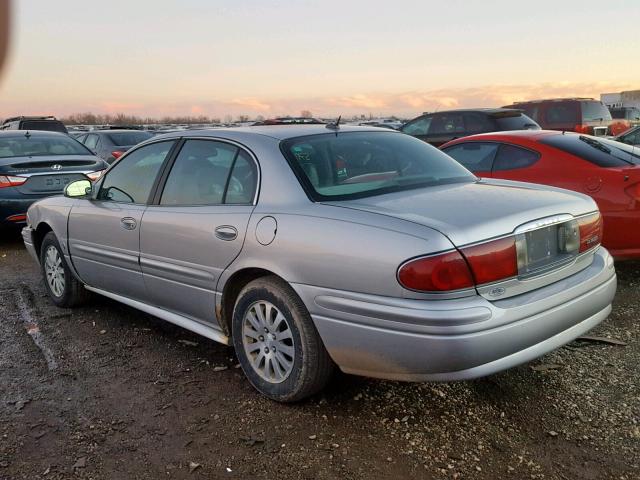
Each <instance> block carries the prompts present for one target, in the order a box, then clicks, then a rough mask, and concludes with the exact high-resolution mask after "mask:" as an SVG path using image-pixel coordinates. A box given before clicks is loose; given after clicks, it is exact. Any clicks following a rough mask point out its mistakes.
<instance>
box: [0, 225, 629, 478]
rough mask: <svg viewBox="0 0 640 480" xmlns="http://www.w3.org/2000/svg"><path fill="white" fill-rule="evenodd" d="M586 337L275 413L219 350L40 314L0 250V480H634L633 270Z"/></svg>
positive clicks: (90, 313)
mask: <svg viewBox="0 0 640 480" xmlns="http://www.w3.org/2000/svg"><path fill="white" fill-rule="evenodd" d="M617 269H618V275H619V291H618V295H617V298H616V301H615V305H614V310H613V313H612V315H611V316H610V318H609V319H608V320H607V321H605V322H604V323H603V324H602V325H601V326H600V327H598V328H597V329H596V330H595V331H594V332H592V334H593V335H598V336H603V337H608V338H612V339H617V340H620V341H622V342H624V343H625V344H626V345H612V344H607V343H600V342H584V341H583V342H573V343H571V344H570V345H568V346H566V347H564V348H561V349H560V350H558V351H556V352H554V353H552V354H549V355H547V356H545V357H543V358H542V359H540V360H538V361H536V362H534V363H532V364H529V365H523V366H521V367H518V368H515V369H512V370H510V371H507V372H504V373H501V374H498V375H494V376H491V377H488V378H484V379H480V380H476V381H472V382H464V383H446V384H405V383H394V382H380V381H374V380H368V379H363V378H357V377H350V376H346V375H338V376H337V377H336V378H335V379H334V380H333V381H332V383H331V385H330V387H329V389H328V390H326V391H325V392H324V393H323V394H322V395H320V396H318V397H315V398H313V399H311V400H308V401H306V402H304V403H300V404H297V405H293V406H291V405H289V406H287V405H280V404H277V403H274V402H271V401H269V400H266V399H265V398H263V397H261V396H259V395H258V394H257V393H255V392H254V391H253V390H252V388H251V387H250V386H249V384H248V383H247V382H246V381H245V380H244V378H243V376H242V373H241V371H240V370H239V369H238V368H236V367H237V361H236V359H235V358H234V355H233V351H232V349H230V348H228V347H224V346H222V345H218V344H215V343H213V342H211V341H208V340H206V339H204V338H201V337H198V336H196V335H194V334H191V333H190V332H187V331H185V330H182V329H180V328H178V327H175V326H173V325H170V324H167V323H164V322H162V321H160V320H158V319H155V318H153V317H151V316H149V315H146V314H143V313H140V312H138V311H136V310H133V309H131V308H128V307H126V306H123V305H120V304H117V303H115V302H112V301H109V300H107V299H103V298H95V299H94V301H93V302H92V303H91V304H90V305H88V306H86V307H83V308H79V309H75V310H65V309H58V308H56V307H54V306H52V304H51V303H50V302H49V301H48V300H47V298H46V295H45V290H44V286H43V284H42V283H41V281H40V277H39V270H38V268H37V265H36V264H35V263H34V262H33V261H32V260H31V258H30V257H29V256H28V254H27V253H26V251H25V250H24V247H23V246H22V245H21V243H20V240H19V235H17V234H14V233H9V232H0V479H2V480H4V479H30V480H31V479H40V478H42V479H62V478H65V479H66V478H91V479H120V478H122V479H125V478H126V479H129V478H131V479H133V478H140V479H158V478H194V479H195V478H228V479H233V478H243V479H244V478H249V477H251V478H254V479H260V478H265V479H266V478H276V477H279V478H284V479H356V478H368V479H371V478H374V479H387V478H393V479H398V478H425V479H430V478H434V479H441V478H480V479H483V478H486V479H497V478H514V479H523V478H534V479H535V478H545V479H604V478H615V479H635V478H639V477H640V475H639V474H638V472H640V388H639V386H638V385H639V379H638V363H639V360H640V342H639V338H638V337H639V330H640V327H639V326H638V317H639V306H638V305H639V303H638V301H639V299H640V292H639V290H638V286H639V284H640V263H637V262H627V263H620V264H619V265H617Z"/></svg>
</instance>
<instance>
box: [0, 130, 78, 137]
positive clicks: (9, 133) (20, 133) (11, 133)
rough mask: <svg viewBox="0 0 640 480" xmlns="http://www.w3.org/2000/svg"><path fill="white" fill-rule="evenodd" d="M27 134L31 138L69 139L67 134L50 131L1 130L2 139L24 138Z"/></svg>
mask: <svg viewBox="0 0 640 480" xmlns="http://www.w3.org/2000/svg"><path fill="white" fill-rule="evenodd" d="M27 132H29V136H30V137H42V138H44V137H60V136H63V137H67V138H71V137H69V135H67V134H66V133H63V132H51V131H49V130H0V137H1V138H7V137H24V136H25V135H26V134H27Z"/></svg>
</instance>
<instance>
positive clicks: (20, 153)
mask: <svg viewBox="0 0 640 480" xmlns="http://www.w3.org/2000/svg"><path fill="white" fill-rule="evenodd" d="M45 155H93V153H91V152H90V151H89V150H87V148H86V147H85V146H84V145H82V144H81V143H80V142H78V141H77V140H74V139H73V138H71V137H68V136H66V135H60V136H58V135H56V136H55V137H54V136H50V137H49V136H46V137H45V136H40V135H15V136H10V137H4V136H3V137H0V158H8V157H42V156H45Z"/></svg>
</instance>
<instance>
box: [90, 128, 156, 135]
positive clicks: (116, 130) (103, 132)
mask: <svg viewBox="0 0 640 480" xmlns="http://www.w3.org/2000/svg"><path fill="white" fill-rule="evenodd" d="M132 132H140V133H149V134H151V132H149V131H147V130H136V129H134V128H114V129H113V130H90V131H87V132H82V133H98V134H100V133H101V134H105V135H106V134H109V133H132Z"/></svg>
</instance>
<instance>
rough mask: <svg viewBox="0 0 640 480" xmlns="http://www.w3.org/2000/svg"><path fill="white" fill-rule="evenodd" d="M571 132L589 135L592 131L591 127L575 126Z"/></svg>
mask: <svg viewBox="0 0 640 480" xmlns="http://www.w3.org/2000/svg"><path fill="white" fill-rule="evenodd" d="M573 131H574V132H577V133H586V134H591V133H592V130H591V127H589V126H588V125H582V124H580V125H576V126H575V127H573Z"/></svg>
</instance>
